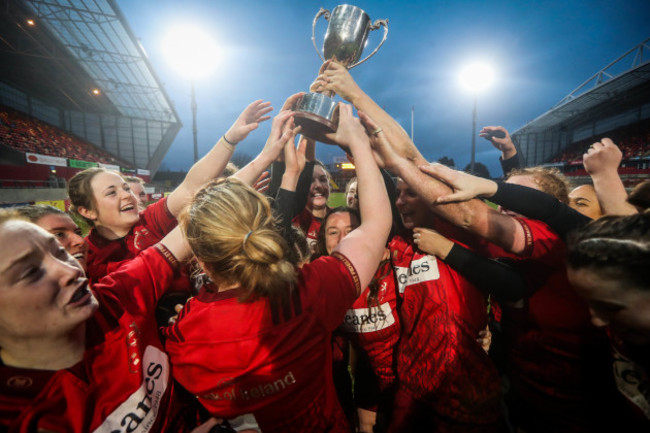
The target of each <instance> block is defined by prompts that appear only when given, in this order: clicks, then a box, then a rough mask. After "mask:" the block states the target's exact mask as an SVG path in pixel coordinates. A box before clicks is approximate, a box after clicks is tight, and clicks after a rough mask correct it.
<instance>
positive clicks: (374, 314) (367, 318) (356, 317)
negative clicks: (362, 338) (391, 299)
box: [343, 302, 395, 334]
mask: <svg viewBox="0 0 650 433" xmlns="http://www.w3.org/2000/svg"><path fill="white" fill-rule="evenodd" d="M394 323H395V317H393V311H392V309H391V308H390V304H389V303H388V302H386V303H383V304H381V305H380V306H379V308H377V307H372V308H368V307H365V308H352V309H349V310H348V311H347V312H346V313H345V317H344V318H343V329H344V330H345V331H347V332H356V333H357V334H364V333H368V332H376V331H380V330H382V329H386V328H388V327H389V326H391V325H393V324H394Z"/></svg>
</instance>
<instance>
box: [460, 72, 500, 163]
mask: <svg viewBox="0 0 650 433" xmlns="http://www.w3.org/2000/svg"><path fill="white" fill-rule="evenodd" d="M493 81H494V72H493V70H492V68H491V67H490V66H488V65H486V64H485V63H472V64H470V65H468V66H466V67H465V68H463V70H462V71H461V73H460V82H461V84H462V85H463V87H465V89H467V90H469V91H470V92H472V93H473V94H474V108H473V110H472V152H471V162H470V172H471V173H472V174H474V164H475V162H474V161H475V157H476V133H477V131H476V100H477V99H478V98H477V95H478V93H479V92H482V91H483V90H485V89H487V88H488V87H490V85H492V82H493Z"/></svg>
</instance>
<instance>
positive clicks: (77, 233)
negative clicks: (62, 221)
mask: <svg viewBox="0 0 650 433" xmlns="http://www.w3.org/2000/svg"><path fill="white" fill-rule="evenodd" d="M74 234H76V235H77V236H79V237H83V234H82V233H81V229H80V228H77V229H75V231H74Z"/></svg>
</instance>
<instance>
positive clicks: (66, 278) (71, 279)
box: [52, 256, 82, 287]
mask: <svg viewBox="0 0 650 433" xmlns="http://www.w3.org/2000/svg"><path fill="white" fill-rule="evenodd" d="M52 262H53V264H52V266H53V267H54V272H56V277H57V279H58V280H59V285H60V286H61V287H68V286H70V285H72V284H76V283H77V280H78V279H79V277H81V276H82V273H81V269H80V268H79V267H78V266H75V265H73V264H71V263H70V262H69V261H67V260H62V259H58V258H56V257H54V256H52Z"/></svg>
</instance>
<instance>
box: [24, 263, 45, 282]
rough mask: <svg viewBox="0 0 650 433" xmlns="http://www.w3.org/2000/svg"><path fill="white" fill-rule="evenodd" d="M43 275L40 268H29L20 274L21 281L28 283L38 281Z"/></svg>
mask: <svg viewBox="0 0 650 433" xmlns="http://www.w3.org/2000/svg"><path fill="white" fill-rule="evenodd" d="M40 274H41V268H40V267H38V266H28V267H27V268H25V270H24V271H23V272H22V273H21V274H20V277H19V279H20V280H28V281H33V280H37V279H38V277H39V276H40Z"/></svg>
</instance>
